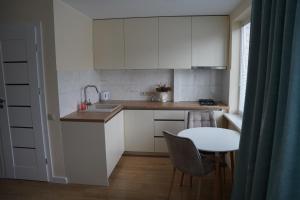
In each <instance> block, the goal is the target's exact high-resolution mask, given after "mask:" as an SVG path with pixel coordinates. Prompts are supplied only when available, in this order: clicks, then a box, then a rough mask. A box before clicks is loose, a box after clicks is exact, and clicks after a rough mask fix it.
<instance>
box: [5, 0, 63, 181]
mask: <svg viewBox="0 0 300 200" xmlns="http://www.w3.org/2000/svg"><path fill="white" fill-rule="evenodd" d="M30 22H35V23H36V22H41V23H42V29H43V35H42V38H43V46H44V49H43V50H44V51H43V53H44V55H43V56H44V65H45V87H46V105H47V106H46V109H47V113H48V115H49V116H52V117H53V118H54V119H53V120H48V131H49V134H50V143H51V148H52V152H51V155H52V161H53V171H54V175H55V176H64V175H65V170H64V159H63V150H62V139H61V129H60V119H59V108H58V105H59V104H58V89H57V75H56V63H55V40H54V17H53V1H52V0H26V1H19V0H9V1H0V23H30Z"/></svg>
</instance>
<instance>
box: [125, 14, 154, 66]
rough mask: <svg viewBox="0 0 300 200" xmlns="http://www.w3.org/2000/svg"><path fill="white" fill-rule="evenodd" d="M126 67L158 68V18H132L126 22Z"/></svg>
mask: <svg viewBox="0 0 300 200" xmlns="http://www.w3.org/2000/svg"><path fill="white" fill-rule="evenodd" d="M124 33H125V67H126V68H133V69H138V68H139V69H145V68H157V65H158V18H157V17H155V18H131V19H125V21H124Z"/></svg>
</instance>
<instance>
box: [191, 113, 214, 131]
mask: <svg viewBox="0 0 300 200" xmlns="http://www.w3.org/2000/svg"><path fill="white" fill-rule="evenodd" d="M187 127H188V128H196V127H217V123H216V120H215V118H214V112H213V111H210V110H199V111H189V112H188V124H187Z"/></svg>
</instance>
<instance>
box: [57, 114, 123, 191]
mask: <svg viewBox="0 0 300 200" xmlns="http://www.w3.org/2000/svg"><path fill="white" fill-rule="evenodd" d="M123 122H124V120H123V111H121V112H119V113H118V114H117V115H116V116H114V117H113V118H112V119H111V120H109V121H108V122H106V123H101V122H72V121H70V122H69V121H63V122H62V135H63V148H64V160H65V169H66V174H67V177H68V182H69V183H78V184H88V185H103V186H107V185H109V176H110V174H111V172H112V171H113V169H114V168H115V166H116V165H117V163H118V161H119V159H120V158H121V156H122V154H123V152H124V126H123Z"/></svg>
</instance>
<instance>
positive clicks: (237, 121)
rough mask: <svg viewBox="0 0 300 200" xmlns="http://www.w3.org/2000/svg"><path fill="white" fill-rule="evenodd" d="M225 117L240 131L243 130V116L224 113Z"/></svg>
mask: <svg viewBox="0 0 300 200" xmlns="http://www.w3.org/2000/svg"><path fill="white" fill-rule="evenodd" d="M224 117H225V118H226V119H227V120H228V121H229V122H230V123H231V124H232V125H233V126H234V127H235V128H236V129H237V130H238V131H239V132H241V129H242V122H243V118H242V116H241V115H238V114H232V113H224Z"/></svg>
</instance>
